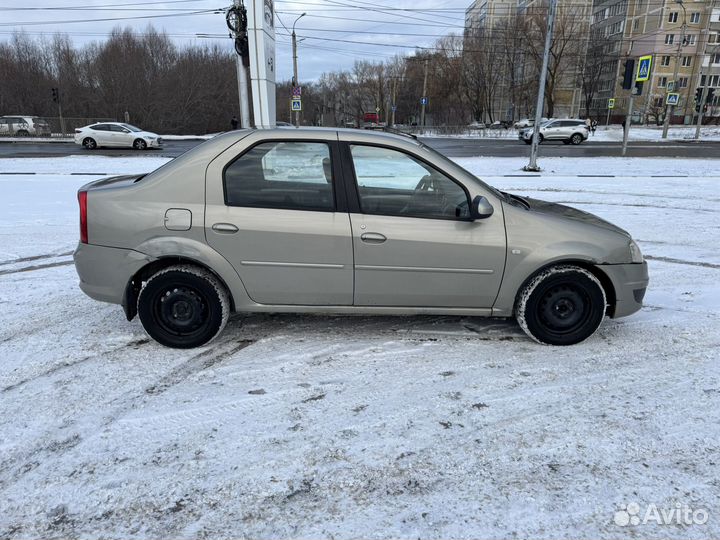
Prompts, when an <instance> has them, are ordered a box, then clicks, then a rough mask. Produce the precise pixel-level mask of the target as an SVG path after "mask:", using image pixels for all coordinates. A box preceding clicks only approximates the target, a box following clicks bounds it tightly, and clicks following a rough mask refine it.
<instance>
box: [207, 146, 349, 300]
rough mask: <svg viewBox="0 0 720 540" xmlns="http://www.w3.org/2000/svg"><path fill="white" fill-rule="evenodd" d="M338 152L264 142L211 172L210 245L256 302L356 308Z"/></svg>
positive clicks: (329, 148)
mask: <svg viewBox="0 0 720 540" xmlns="http://www.w3.org/2000/svg"><path fill="white" fill-rule="evenodd" d="M259 136H260V135H258V134H256V135H254V136H249V138H252V137H254V138H258V137H259ZM336 152H337V142H332V143H328V142H326V141H324V140H322V139H320V140H303V141H293V140H272V139H271V140H265V141H263V140H260V141H258V144H255V145H254V146H253V147H252V148H251V149H250V150H248V151H246V152H245V153H243V154H242V155H240V156H239V157H238V156H229V157H227V158H223V157H222V156H221V157H219V158H218V159H216V160H215V161H214V162H213V163H212V164H211V165H210V167H209V168H208V173H207V184H206V185H207V204H206V215H205V231H206V236H207V240H208V243H209V244H210V245H211V246H212V247H214V248H215V249H216V250H217V251H218V252H219V253H220V254H222V255H223V256H224V257H225V258H226V259H227V260H228V261H229V262H230V263H231V264H232V265H233V266H234V267H235V269H236V270H237V272H238V274H239V275H240V278H241V279H242V281H243V284H244V285H245V288H246V290H247V293H248V295H249V296H250V298H251V299H252V300H253V301H255V302H257V303H259V304H273V305H328V306H337V305H351V304H352V294H353V265H352V260H353V252H352V238H351V231H350V219H349V215H348V213H347V211H345V210H344V209H338V207H337V204H336V197H335V189H334V176H335V175H334V174H333V160H335V165H336V166H337V158H336ZM226 153H227V152H226Z"/></svg>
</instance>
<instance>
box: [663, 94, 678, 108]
mask: <svg viewBox="0 0 720 540" xmlns="http://www.w3.org/2000/svg"><path fill="white" fill-rule="evenodd" d="M665 103H666V104H668V105H677V104H678V103H680V94H673V93H670V94H668V95H667V98H666V99H665Z"/></svg>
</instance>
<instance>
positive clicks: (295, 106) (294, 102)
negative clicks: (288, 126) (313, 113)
mask: <svg viewBox="0 0 720 540" xmlns="http://www.w3.org/2000/svg"><path fill="white" fill-rule="evenodd" d="M290 109H291V110H293V111H296V112H300V111H302V101H301V100H299V99H296V98H293V99H291V100H290Z"/></svg>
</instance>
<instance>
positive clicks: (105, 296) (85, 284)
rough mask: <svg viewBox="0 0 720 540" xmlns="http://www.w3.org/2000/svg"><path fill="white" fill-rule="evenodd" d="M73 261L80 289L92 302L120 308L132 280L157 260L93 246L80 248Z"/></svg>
mask: <svg viewBox="0 0 720 540" xmlns="http://www.w3.org/2000/svg"><path fill="white" fill-rule="evenodd" d="M73 258H74V260H75V269H76V270H77V273H78V276H79V277H80V289H82V291H83V292H84V293H85V294H87V295H88V296H89V297H90V298H93V299H95V300H100V301H101V302H110V303H111V304H121V303H122V300H123V296H124V294H125V287H126V286H127V284H128V282H129V281H130V279H131V278H132V277H133V276H134V275H135V274H136V273H137V272H138V271H139V270H140V269H141V268H142V267H143V266H145V265H146V264H148V263H149V262H152V261H153V260H155V259H153V258H152V257H149V256H147V255H145V254H143V253H139V252H137V251H133V250H132V249H121V248H111V247H105V246H96V245H93V244H78V247H77V249H76V250H75V253H74V254H73Z"/></svg>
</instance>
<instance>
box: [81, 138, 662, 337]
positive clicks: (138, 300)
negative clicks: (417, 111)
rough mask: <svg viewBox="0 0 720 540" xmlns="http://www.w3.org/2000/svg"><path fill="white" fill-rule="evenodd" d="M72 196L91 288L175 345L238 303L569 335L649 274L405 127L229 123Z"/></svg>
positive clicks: (629, 252) (598, 223)
mask: <svg viewBox="0 0 720 540" xmlns="http://www.w3.org/2000/svg"><path fill="white" fill-rule="evenodd" d="M78 201H79V206H80V243H79V244H78V247H77V249H76V251H75V254H74V260H75V266H76V268H77V272H78V275H79V276H80V288H81V289H82V290H83V291H84V292H85V293H87V294H88V295H89V296H90V297H92V298H94V299H96V300H102V301H105V302H111V303H115V304H121V305H122V306H123V308H124V310H125V314H126V316H127V318H128V320H131V319H132V318H133V317H135V315H136V314H137V315H139V317H140V321H141V322H142V324H143V326H144V328H145V330H146V331H147V333H148V334H149V335H150V336H151V337H153V338H154V339H155V340H157V341H158V342H160V343H162V344H164V345H167V346H170V347H181V348H188V347H196V346H200V345H203V344H204V343H207V342H208V341H210V340H211V339H212V338H213V337H215V336H216V335H217V334H218V333H219V332H220V331H221V330H222V328H223V327H224V326H225V323H226V322H227V320H228V317H229V315H230V313H231V312H301V313H346V314H353V313H354V314H360V313H361V314H379V315H380V314H381V315H390V314H395V315H411V314H444V315H466V316H468V315H471V316H492V317H511V316H515V317H516V318H517V320H518V322H519V323H520V326H521V327H522V328H523V330H525V332H527V333H528V335H530V336H531V337H532V338H533V339H535V340H537V341H539V342H541V343H548V344H555V345H570V344H573V343H577V342H579V341H582V340H584V339H586V338H587V337H589V336H590V335H592V334H593V333H594V332H595V330H596V329H597V328H598V327H599V326H600V324H601V322H602V320H603V318H604V317H605V316H606V315H608V316H610V317H613V318H616V317H624V316H626V315H630V314H631V313H634V312H636V311H637V310H639V309H640V307H641V305H642V300H643V296H644V294H645V289H646V287H647V284H648V274H647V265H646V263H645V261H644V259H643V256H642V254H641V252H640V249H639V248H638V246H637V244H636V243H635V242H634V241H633V240H632V238H631V237H630V235H629V234H628V233H627V232H625V231H624V230H622V229H620V228H619V227H617V226H615V225H612V224H611V223H608V222H607V221H605V220H603V219H600V218H598V217H596V216H594V215H592V214H589V213H587V212H583V211H580V210H576V209H574V208H570V207H568V206H563V205H560V204H554V203H549V202H543V201H540V200H535V199H530V198H525V197H520V196H517V195H512V194H509V193H504V192H502V191H498V190H497V189H495V188H493V187H491V186H489V185H488V184H486V183H484V182H483V181H482V180H480V179H479V178H477V177H475V176H474V175H473V174H471V173H469V172H468V171H466V170H464V169H462V168H461V167H460V166H458V165H457V164H456V163H455V162H453V161H451V160H449V159H448V158H446V157H444V156H443V155H441V154H439V153H438V152H436V151H434V150H432V149H431V148H429V147H427V146H426V145H424V144H422V143H420V142H419V141H417V140H416V139H415V138H414V137H412V136H409V135H393V134H388V133H382V132H376V131H363V130H352V129H323V128H301V129H295V130H288V129H267V130H266V129H262V130H239V131H232V132H228V133H225V134H222V135H218V136H217V137H214V138H213V139H210V140H209V141H207V142H205V143H203V144H201V145H199V146H197V147H195V148H193V149H191V150H189V151H188V152H186V153H185V154H183V155H182V156H180V157H178V158H176V159H174V160H172V161H170V162H168V163H167V164H166V165H164V166H162V167H161V168H159V169H157V170H156V171H154V172H151V173H150V174H146V175H140V176H137V175H133V176H116V177H111V178H105V179H102V180H97V181H95V182H91V183H89V184H86V185H85V186H83V187H82V188H80V190H79V192H78Z"/></svg>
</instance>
